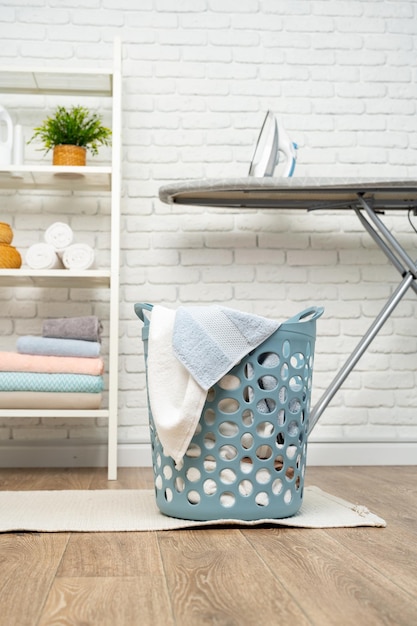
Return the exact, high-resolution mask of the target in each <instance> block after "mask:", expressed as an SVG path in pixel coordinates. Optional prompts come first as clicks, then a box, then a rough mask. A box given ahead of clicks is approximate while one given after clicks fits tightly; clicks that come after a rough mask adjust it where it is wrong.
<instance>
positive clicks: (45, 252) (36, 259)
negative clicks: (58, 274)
mask: <svg viewBox="0 0 417 626" xmlns="http://www.w3.org/2000/svg"><path fill="white" fill-rule="evenodd" d="M25 261H26V263H27V265H28V266H29V267H30V268H31V269H33V270H51V269H59V268H62V267H63V266H62V263H61V259H60V258H59V256H58V254H57V253H56V251H55V248H54V247H53V246H51V245H50V244H49V243H34V244H33V245H32V246H30V247H29V248H28V250H27V252H26V256H25Z"/></svg>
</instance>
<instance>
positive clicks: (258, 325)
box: [172, 305, 280, 390]
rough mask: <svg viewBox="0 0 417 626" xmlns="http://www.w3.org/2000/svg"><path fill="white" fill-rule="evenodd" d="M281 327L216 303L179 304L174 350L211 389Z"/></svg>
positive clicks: (201, 382) (185, 364)
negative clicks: (210, 304)
mask: <svg viewBox="0 0 417 626" xmlns="http://www.w3.org/2000/svg"><path fill="white" fill-rule="evenodd" d="M279 326H280V323H279V322H277V321H274V320H270V319H267V318H265V317H259V316H258V315H252V314H249V313H242V312H241V311H236V310H235V309H229V308H227V307H221V306H217V305H213V306H206V307H205V306H201V307H199V306H191V307H179V308H178V310H177V312H176V316H175V325H174V332H173V339H172V345H173V352H174V354H175V356H176V357H177V359H179V361H180V362H181V363H182V364H183V365H184V367H186V368H187V370H188V371H189V372H190V374H191V376H192V377H193V378H194V379H195V380H196V381H197V382H198V384H199V385H201V387H202V388H203V389H205V390H208V389H209V388H210V387H212V385H214V384H215V383H216V382H217V381H219V380H220V378H222V376H224V375H225V374H226V373H227V372H228V371H229V370H230V369H231V368H232V367H233V366H234V365H236V363H238V362H239V361H240V360H241V359H242V358H243V357H244V356H246V355H247V354H248V353H249V352H251V351H252V350H254V349H255V348H256V347H257V346H259V345H260V344H261V343H262V342H263V341H265V340H266V339H268V337H270V336H271V335H272V333H274V332H275V331H276V330H277V329H278V328H279Z"/></svg>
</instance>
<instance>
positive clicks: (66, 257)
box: [62, 243, 95, 270]
mask: <svg viewBox="0 0 417 626" xmlns="http://www.w3.org/2000/svg"><path fill="white" fill-rule="evenodd" d="M94 259H95V254H94V250H93V248H92V247H91V246H89V245H88V244H86V243H73V244H72V245H71V246H68V248H65V250H64V252H63V253H62V262H63V264H64V266H65V267H66V268H67V269H68V270H88V269H90V268H91V267H92V266H93V265H94Z"/></svg>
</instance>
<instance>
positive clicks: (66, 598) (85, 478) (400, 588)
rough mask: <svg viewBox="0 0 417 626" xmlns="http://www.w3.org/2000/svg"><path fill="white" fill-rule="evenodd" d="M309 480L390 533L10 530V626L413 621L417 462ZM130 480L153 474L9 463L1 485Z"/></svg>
mask: <svg viewBox="0 0 417 626" xmlns="http://www.w3.org/2000/svg"><path fill="white" fill-rule="evenodd" d="M306 484H310V485H312V484H314V485H317V486H319V487H321V488H322V489H324V490H326V491H328V492H330V493H333V494H335V495H338V496H340V497H343V498H345V499H347V500H350V501H351V502H354V503H357V504H363V505H365V506H367V507H368V508H369V509H370V510H371V511H372V512H373V513H376V514H377V515H379V516H381V517H383V518H384V519H385V520H386V521H387V524H388V526H387V528H348V529H330V530H308V529H291V528H273V527H266V526H262V527H258V528H243V527H242V528H235V527H233V528H232V527H230V528H224V527H223V528H222V527H215V526H213V527H211V528H204V529H194V530H180V531H161V532H149V533H146V532H142V533H140V532H138V533H51V534H48V533H10V534H3V535H0V624H1V626H26V625H27V626H38V625H39V626H58V625H69V624H71V625H79V626H87V625H97V626H107V625H109V626H159V625H161V626H162V625H163V626H171V625H174V624H175V625H177V626H200V625H216V626H246V625H248V626H249V625H250V626H252V625H253V626H279V625H290V626H303V625H305V624H310V625H311V624H313V625H315V626H327V625H331V626H349V625H350V624H352V625H355V626H362V625H363V626H374V625H375V626H381V625H384V624H386V625H387V626H400V625H404V626H414V625H416V624H417V466H416V467H414V466H413V467H409V466H408V467H407V466H406V467H355V468H351V467H334V468H332V467H321V468H320V467H310V468H308V470H307V476H306ZM129 488H132V489H141V488H153V479H152V475H151V470H150V469H149V468H142V469H135V468H121V469H120V470H119V479H118V480H117V481H114V482H108V481H107V479H106V470H105V469H71V470H60V469H49V470H39V469H37V470H12V469H10V470H4V469H3V470H1V469H0V489H2V490H14V489H17V490H23V489H129ZM0 514H1V512H0Z"/></svg>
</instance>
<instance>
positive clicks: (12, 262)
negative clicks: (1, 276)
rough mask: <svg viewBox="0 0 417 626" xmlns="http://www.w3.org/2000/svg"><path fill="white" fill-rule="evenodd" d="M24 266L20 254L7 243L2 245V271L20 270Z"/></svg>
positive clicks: (0, 266) (0, 264) (0, 245)
mask: <svg viewBox="0 0 417 626" xmlns="http://www.w3.org/2000/svg"><path fill="white" fill-rule="evenodd" d="M21 266H22V257H21V256H20V252H18V251H17V250H16V248H14V247H13V246H9V245H8V244H7V243H0V268H1V269H11V270H13V269H19V267H21Z"/></svg>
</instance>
